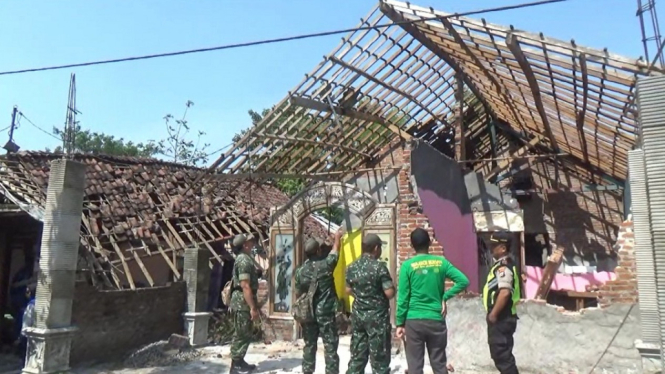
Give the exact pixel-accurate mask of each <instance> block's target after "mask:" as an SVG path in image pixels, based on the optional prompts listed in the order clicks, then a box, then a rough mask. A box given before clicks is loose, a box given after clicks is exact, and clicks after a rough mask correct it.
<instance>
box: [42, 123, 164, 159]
mask: <svg viewBox="0 0 665 374" xmlns="http://www.w3.org/2000/svg"><path fill="white" fill-rule="evenodd" d="M74 131H75V135H74V139H75V144H74V145H75V148H74V151H75V152H78V153H86V154H106V155H115V156H131V157H152V156H154V155H155V154H156V153H157V151H158V149H157V147H156V146H155V145H154V144H153V143H152V142H149V143H145V144H144V143H134V142H132V141H127V142H125V139H123V138H116V137H114V136H113V135H106V134H103V133H99V132H92V131H90V130H81V127H80V126H78V125H77V126H76V129H75V130H74ZM53 134H54V135H56V136H58V137H59V138H60V139H62V140H63V143H64V140H65V132H64V130H61V129H59V128H57V127H54V128H53ZM47 151H48V149H47ZM54 152H55V153H63V152H64V151H63V147H62V146H58V147H56V148H55V150H54Z"/></svg>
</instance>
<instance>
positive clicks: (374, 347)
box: [346, 234, 395, 374]
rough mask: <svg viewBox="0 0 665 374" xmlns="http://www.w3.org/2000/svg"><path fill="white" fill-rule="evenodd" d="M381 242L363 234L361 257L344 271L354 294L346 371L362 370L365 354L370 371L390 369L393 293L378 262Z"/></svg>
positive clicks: (379, 372) (354, 373) (383, 266)
mask: <svg viewBox="0 0 665 374" xmlns="http://www.w3.org/2000/svg"><path fill="white" fill-rule="evenodd" d="M382 244H383V242H382V241H381V239H380V238H379V236H378V235H376V234H368V235H365V237H364V238H363V241H362V256H361V257H360V258H359V259H358V260H357V261H355V262H353V263H352V264H351V265H350V266H349V267H348V268H347V270H346V292H347V294H350V295H353V297H354V300H353V307H352V309H351V325H352V326H353V333H352V335H351V360H350V361H349V369H348V371H347V372H346V373H347V374H362V373H364V372H365V366H367V359H368V356H369V358H370V359H371V361H372V373H374V374H388V373H389V372H390V346H391V336H390V335H391V330H392V327H391V325H390V299H392V298H393V297H394V296H395V285H394V284H393V280H392V279H391V278H390V272H389V271H388V268H387V267H386V264H385V263H384V262H382V261H379V257H381V245H382Z"/></svg>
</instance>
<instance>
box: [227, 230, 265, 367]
mask: <svg viewBox="0 0 665 374" xmlns="http://www.w3.org/2000/svg"><path fill="white" fill-rule="evenodd" d="M233 248H234V251H235V252H236V259H235V263H234V265H233V284H232V285H231V287H232V288H233V292H232V293H231V302H230V303H229V304H231V305H230V307H231V313H232V318H233V328H234V331H233V341H232V342H231V359H232V360H231V374H239V373H248V372H250V371H253V370H255V369H256V365H250V364H248V363H247V362H245V354H247V349H248V348H249V343H250V342H251V339H252V327H253V324H252V322H253V321H256V320H258V319H259V308H258V300H257V297H256V293H257V291H258V289H259V275H258V272H257V269H256V266H255V263H254V259H253V258H252V257H251V253H252V248H254V238H253V237H252V236H251V235H250V236H249V237H246V236H245V235H242V234H241V235H237V236H236V237H235V238H233Z"/></svg>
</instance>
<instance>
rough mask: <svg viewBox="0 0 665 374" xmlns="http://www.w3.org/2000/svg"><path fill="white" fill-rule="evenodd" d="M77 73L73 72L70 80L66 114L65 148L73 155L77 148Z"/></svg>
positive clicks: (67, 152) (67, 153) (66, 152)
mask: <svg viewBox="0 0 665 374" xmlns="http://www.w3.org/2000/svg"><path fill="white" fill-rule="evenodd" d="M76 114H78V110H76V74H72V75H71V78H70V80H69V99H68V101H67V115H66V116H65V134H64V135H65V136H64V139H63V148H64V149H65V154H66V155H71V154H72V153H74V151H75V150H76V130H77V129H76V126H77V124H78V122H76Z"/></svg>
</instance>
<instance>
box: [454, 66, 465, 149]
mask: <svg viewBox="0 0 665 374" xmlns="http://www.w3.org/2000/svg"><path fill="white" fill-rule="evenodd" d="M455 81H456V82H457V89H456V90H455V100H456V101H457V123H456V124H455V130H456V133H457V136H456V138H457V139H456V140H457V144H456V147H455V148H456V149H455V150H456V152H455V153H456V154H455V158H457V160H458V161H464V159H465V158H466V129H465V128H464V80H462V74H461V73H457V74H456V75H455Z"/></svg>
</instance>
